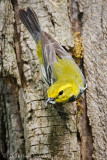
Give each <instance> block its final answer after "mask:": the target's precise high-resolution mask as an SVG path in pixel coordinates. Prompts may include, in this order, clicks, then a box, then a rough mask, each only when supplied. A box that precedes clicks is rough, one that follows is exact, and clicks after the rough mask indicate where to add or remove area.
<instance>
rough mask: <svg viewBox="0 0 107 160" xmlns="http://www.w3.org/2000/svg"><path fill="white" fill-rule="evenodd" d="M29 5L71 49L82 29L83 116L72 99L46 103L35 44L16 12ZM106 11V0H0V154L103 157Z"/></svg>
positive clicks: (58, 159)
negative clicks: (84, 85)
mask: <svg viewBox="0 0 107 160" xmlns="http://www.w3.org/2000/svg"><path fill="white" fill-rule="evenodd" d="M28 6H30V7H32V8H33V9H34V10H35V12H36V13H37V16H38V19H39V21H40V24H41V27H42V28H43V30H44V31H46V32H48V33H49V34H50V35H51V36H52V37H53V38H55V39H56V40H57V41H58V42H59V43H60V44H61V45H62V46H63V47H64V48H65V49H66V50H67V51H68V52H69V53H70V54H71V53H72V50H73V47H74V40H73V34H74V33H75V32H78V31H79V32H81V36H82V38H83V46H84V59H83V61H82V65H81V66H82V69H83V71H84V74H85V76H86V80H87V85H88V87H87V90H86V93H85V94H84V95H83V97H84V99H83V101H82V105H83V114H82V116H81V117H79V116H78V109H77V105H76V102H74V103H67V104H64V105H61V106H60V105H55V106H53V105H48V106H45V101H46V98H47V94H46V90H47V86H46V85H45V84H44V82H43V80H42V77H41V71H40V66H39V62H38V58H37V55H36V51H35V50H36V45H35V42H34V41H33V39H32V37H31V36H30V34H29V32H28V31H27V30H26V28H25V27H24V26H23V24H22V23H21V21H20V19H19V14H18V11H19V9H20V8H25V9H26V8H27V7H28ZM106 14H107V3H106V1H104V0H98V1H94V0H93V1H89V0H87V1H85V0H79V1H76V0H69V2H68V1H67V0H61V1H58V0H54V1H49V0H44V1H42V0H32V1H27V0H1V1H0V46H1V48H0V71H1V72H0V159H12V160H16V159H21V160H23V159H28V160H33V159H35V160H42V159H46V160H65V159H66V160H92V159H93V160H105V159H106V143H107V142H106V113H107V112H106V106H107V105H106V92H107V89H106V82H107V76H106V73H107V71H106V67H105V66H106V59H107V58H106V57H107V54H106V52H107V51H106V50H107V16H106Z"/></svg>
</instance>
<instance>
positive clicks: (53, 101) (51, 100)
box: [46, 98, 55, 104]
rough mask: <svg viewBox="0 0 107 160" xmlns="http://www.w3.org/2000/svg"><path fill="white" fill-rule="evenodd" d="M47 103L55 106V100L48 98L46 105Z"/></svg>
mask: <svg viewBox="0 0 107 160" xmlns="http://www.w3.org/2000/svg"><path fill="white" fill-rule="evenodd" d="M47 103H51V104H55V98H48V99H47V101H46V104H47Z"/></svg>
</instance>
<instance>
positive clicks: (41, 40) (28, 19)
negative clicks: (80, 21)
mask: <svg viewBox="0 0 107 160" xmlns="http://www.w3.org/2000/svg"><path fill="white" fill-rule="evenodd" d="M19 15H20V19H21V21H22V23H23V24H24V25H25V27H26V28H27V29H28V31H29V32H30V33H31V35H32V37H33V39H34V40H35V42H36V53H37V55H38V58H39V63H40V65H41V71H42V75H43V78H44V81H45V82H46V84H48V86H49V89H48V91H47V96H48V99H47V103H51V104H56V103H66V102H69V101H70V102H73V101H75V100H77V99H78V98H79V97H80V95H81V94H82V93H83V91H85V89H86V81H85V78H84V75H83V74H82V72H81V70H80V69H79V67H78V65H77V64H76V63H75V61H74V60H73V58H72V57H71V56H70V55H69V54H68V53H67V52H66V50H65V49H64V48H63V47H62V46H61V45H60V44H59V43H58V42H57V41H56V40H54V39H53V38H52V37H51V36H50V35H49V34H48V33H46V32H44V31H43V30H42V29H41V27H40V24H39V21H38V18H37V15H36V13H35V12H34V10H33V9H31V8H29V7H28V8H27V10H26V11H25V10H24V9H20V10H19Z"/></svg>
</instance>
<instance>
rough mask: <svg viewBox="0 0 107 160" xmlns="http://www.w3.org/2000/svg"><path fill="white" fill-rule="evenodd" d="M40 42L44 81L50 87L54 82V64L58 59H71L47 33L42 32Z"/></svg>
mask: <svg viewBox="0 0 107 160" xmlns="http://www.w3.org/2000/svg"><path fill="white" fill-rule="evenodd" d="M41 40H42V55H43V62H44V67H45V72H46V79H47V83H48V85H49V86H50V85H52V84H53V82H54V81H55V80H54V77H53V65H54V63H55V62H58V57H59V58H61V59H64V58H70V59H72V58H71V56H69V55H68V53H67V52H66V51H65V50H64V49H63V47H62V46H61V45H60V44H58V42H57V41H55V40H54V39H53V38H52V37H51V36H50V35H49V34H48V33H46V32H43V31H42V37H41Z"/></svg>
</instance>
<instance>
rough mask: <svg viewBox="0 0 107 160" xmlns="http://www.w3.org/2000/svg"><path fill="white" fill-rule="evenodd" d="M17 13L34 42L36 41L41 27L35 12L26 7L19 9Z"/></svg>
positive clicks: (39, 35)
mask: <svg viewBox="0 0 107 160" xmlns="http://www.w3.org/2000/svg"><path fill="white" fill-rule="evenodd" d="M19 15H20V19H21V21H22V23H23V24H24V25H25V27H26V28H27V29H28V31H29V32H30V34H31V35H32V37H33V38H34V40H35V42H36V43H38V41H39V40H40V39H41V28H40V25H39V21H38V18H37V15H36V13H35V12H34V11H33V10H32V9H31V8H29V7H28V8H27V11H25V10H23V9H20V10H19Z"/></svg>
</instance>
